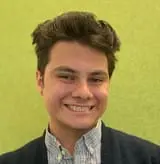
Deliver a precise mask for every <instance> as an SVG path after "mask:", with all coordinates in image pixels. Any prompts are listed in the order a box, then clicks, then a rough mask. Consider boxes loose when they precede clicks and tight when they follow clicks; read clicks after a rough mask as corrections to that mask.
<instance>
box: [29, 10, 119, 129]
mask: <svg viewBox="0 0 160 164" xmlns="http://www.w3.org/2000/svg"><path fill="white" fill-rule="evenodd" d="M32 37H33V44H35V50H36V54H37V59H38V66H37V84H38V87H39V89H40V93H41V95H42V96H43V97H44V102H45V104H46V107H47V110H48V113H49V115H50V118H51V120H50V122H51V124H52V126H54V129H56V128H57V127H61V128H62V127H65V129H67V128H71V129H79V130H82V129H83V130H84V129H86V130H87V129H90V128H92V127H93V126H94V125H95V124H96V123H97V120H98V119H99V118H100V117H101V116H102V114H103V113H104V111H105V108H106V105H107V97H108V87H109V79H110V78H111V76H112V73H113V70H114V68H115V62H116V57H115V52H116V51H117V50H119V48H120V42H119V39H118V37H117V35H116V33H115V31H114V30H113V28H112V27H111V26H110V25H109V24H108V23H107V22H105V21H103V20H96V18H95V16H94V15H93V14H91V13H88V12H68V13H64V14H62V15H60V16H58V17H56V18H55V19H53V20H48V21H45V22H44V23H42V24H40V25H38V27H37V28H36V29H35V30H34V32H33V33H32ZM52 128H53V127H52Z"/></svg>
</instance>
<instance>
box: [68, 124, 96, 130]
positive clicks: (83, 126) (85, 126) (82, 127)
mask: <svg viewBox="0 0 160 164" xmlns="http://www.w3.org/2000/svg"><path fill="white" fill-rule="evenodd" d="M96 123H97V122H94V123H87V122H86V123H85V122H79V123H78V122H76V123H74V124H70V125H69V126H70V127H71V128H72V129H75V130H90V129H92V128H93V127H95V126H96Z"/></svg>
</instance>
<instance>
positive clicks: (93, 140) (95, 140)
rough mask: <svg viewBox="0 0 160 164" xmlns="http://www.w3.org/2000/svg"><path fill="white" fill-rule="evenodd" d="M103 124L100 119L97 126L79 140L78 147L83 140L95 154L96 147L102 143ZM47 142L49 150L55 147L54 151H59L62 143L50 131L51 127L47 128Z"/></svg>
mask: <svg viewBox="0 0 160 164" xmlns="http://www.w3.org/2000/svg"><path fill="white" fill-rule="evenodd" d="M101 124H102V123H101V120H99V121H98V123H97V125H96V127H95V128H93V129H91V130H90V131H89V132H87V133H86V134H84V135H83V136H82V137H81V138H80V139H79V140H78V141H77V143H76V147H78V146H79V145H82V144H81V142H83V145H85V146H86V147H87V149H88V151H89V152H90V153H91V154H93V153H94V150H95V149H96V147H97V146H98V145H99V144H100V143H101ZM45 144H46V147H47V150H48V151H52V149H54V152H55V151H56V153H57V154H58V153H59V151H60V149H59V147H60V146H61V144H60V142H59V141H58V140H57V139H56V137H55V136H54V135H53V134H51V133H50V132H49V128H46V134H45Z"/></svg>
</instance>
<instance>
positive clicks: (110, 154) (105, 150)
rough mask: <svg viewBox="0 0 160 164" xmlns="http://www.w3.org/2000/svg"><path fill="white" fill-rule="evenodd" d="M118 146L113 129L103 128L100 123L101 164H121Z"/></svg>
mask: <svg viewBox="0 0 160 164" xmlns="http://www.w3.org/2000/svg"><path fill="white" fill-rule="evenodd" d="M120 161H121V160H120V154H119V144H118V141H117V140H116V138H115V135H114V131H113V129H111V128H109V127H105V125H104V123H103V122H102V138H101V164H116V163H117V162H118V164H121V162H120Z"/></svg>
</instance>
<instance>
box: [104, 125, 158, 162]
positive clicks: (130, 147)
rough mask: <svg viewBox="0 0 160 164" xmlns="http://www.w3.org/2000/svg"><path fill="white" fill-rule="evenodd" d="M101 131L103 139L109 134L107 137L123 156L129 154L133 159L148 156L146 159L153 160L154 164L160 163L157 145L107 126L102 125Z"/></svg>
mask: <svg viewBox="0 0 160 164" xmlns="http://www.w3.org/2000/svg"><path fill="white" fill-rule="evenodd" d="M103 132H104V134H103V135H104V136H103V140H105V139H107V134H108V135H109V136H110V137H109V138H110V139H111V140H112V141H111V142H113V144H114V145H116V147H117V148H118V149H119V151H120V153H121V154H123V155H124V156H130V157H133V158H134V159H136V158H137V159H138V158H141V159H142V158H143V159H145V160H146V159H147V158H148V160H150V161H154V162H155V164H157V163H158V164H160V146H159V145H156V144H154V143H152V142H150V141H147V140H144V139H142V138H139V137H136V136H134V135H130V134H127V133H125V132H122V131H119V130H116V129H112V128H108V127H103ZM106 133H107V134H106ZM105 135H106V137H105ZM104 137H105V138H104ZM154 162H153V163H154Z"/></svg>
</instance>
